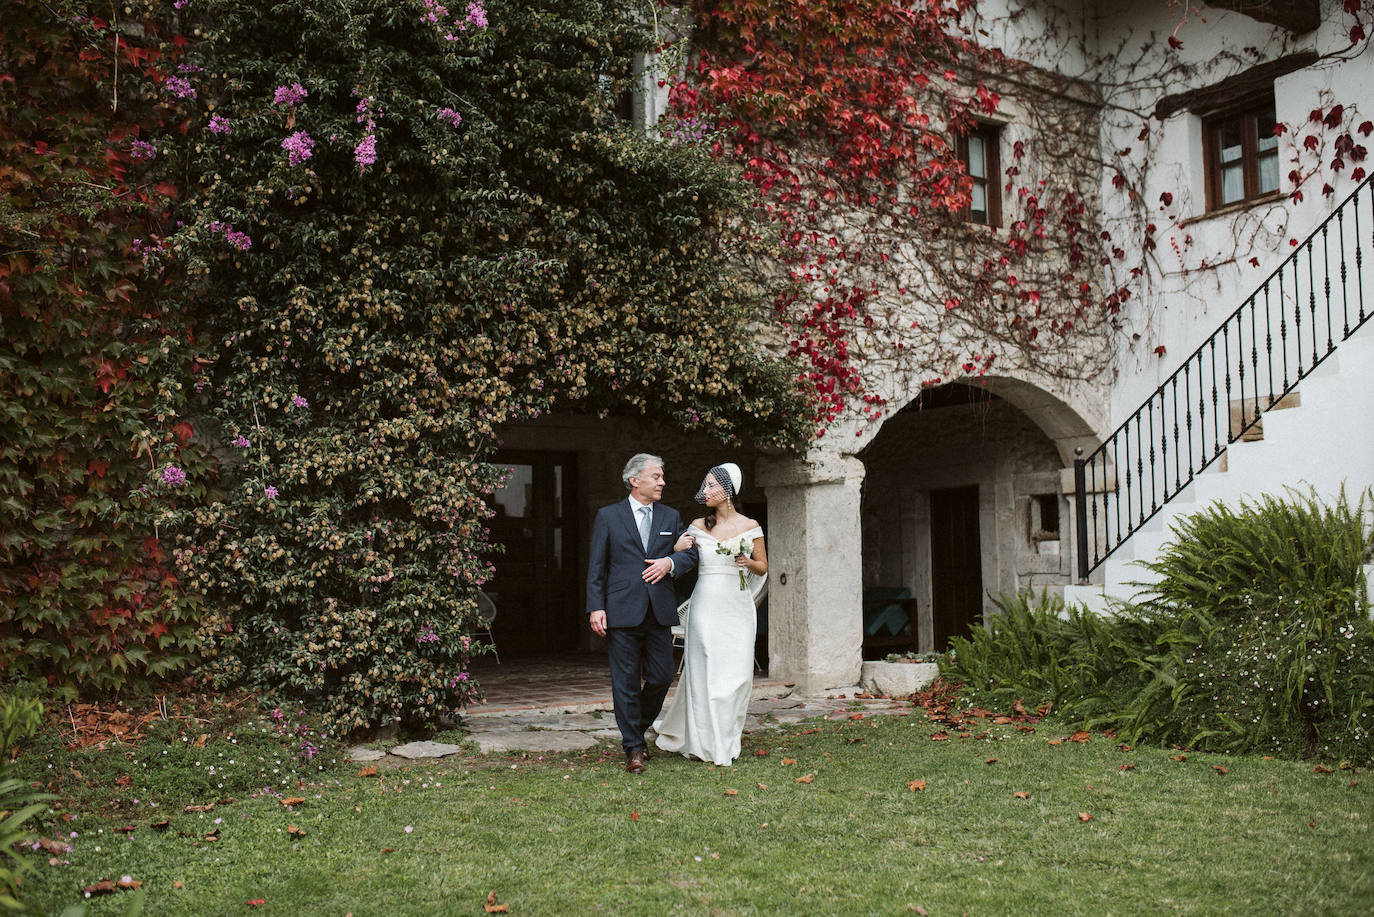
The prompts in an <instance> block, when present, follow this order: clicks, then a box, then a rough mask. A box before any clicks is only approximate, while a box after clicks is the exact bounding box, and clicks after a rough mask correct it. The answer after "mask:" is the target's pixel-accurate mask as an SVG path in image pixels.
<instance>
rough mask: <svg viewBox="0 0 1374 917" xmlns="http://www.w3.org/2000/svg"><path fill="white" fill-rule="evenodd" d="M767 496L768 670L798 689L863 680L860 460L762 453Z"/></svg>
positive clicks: (807, 691)
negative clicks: (769, 456)
mask: <svg viewBox="0 0 1374 917" xmlns="http://www.w3.org/2000/svg"><path fill="white" fill-rule="evenodd" d="M757 473H758V483H759V485H760V486H762V487H763V489H764V493H765V495H766V496H767V498H768V533H767V535H768V674H769V675H770V676H771V677H773V678H781V679H785V680H787V681H790V682H793V683H795V685H796V690H797V692H798V693H801V694H819V693H822V692H824V691H825V690H826V689H827V688H837V687H847V686H850V685H856V684H858V683H859V669H860V665H861V662H862V648H863V548H862V533H861V529H860V525H859V521H860V510H859V487H860V485H861V484H862V483H863V476H864V466H863V462H861V461H859V460H858V459H856V458H851V457H847V456H839V457H835V456H831V457H825V458H822V459H820V460H816V461H807V462H802V461H796V460H775V459H761V460H760V461H759V465H758V469H757Z"/></svg>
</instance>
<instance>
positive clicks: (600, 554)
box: [587, 510, 611, 637]
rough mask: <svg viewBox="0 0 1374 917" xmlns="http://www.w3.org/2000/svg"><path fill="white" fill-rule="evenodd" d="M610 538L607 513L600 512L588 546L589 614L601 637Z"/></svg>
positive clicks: (604, 634) (602, 633)
mask: <svg viewBox="0 0 1374 917" xmlns="http://www.w3.org/2000/svg"><path fill="white" fill-rule="evenodd" d="M610 537H611V529H610V525H609V522H608V520H607V518H606V511H605V510H599V511H598V512H597V514H596V521H595V522H593V523H592V540H591V544H590V545H588V546H587V614H588V618H589V623H590V624H591V628H592V630H593V631H595V632H596V634H597V635H598V636H601V637H604V636H606V557H607V552H608V550H609V548H610ZM598 623H599V624H600V629H598V627H597V625H598Z"/></svg>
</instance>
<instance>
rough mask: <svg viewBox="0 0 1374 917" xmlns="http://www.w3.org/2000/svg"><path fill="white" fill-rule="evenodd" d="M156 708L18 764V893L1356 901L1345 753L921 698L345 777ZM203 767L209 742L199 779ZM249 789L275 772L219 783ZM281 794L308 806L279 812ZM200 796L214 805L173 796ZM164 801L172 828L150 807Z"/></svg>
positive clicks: (544, 905) (1143, 903)
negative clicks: (121, 883) (632, 768)
mask: <svg viewBox="0 0 1374 917" xmlns="http://www.w3.org/2000/svg"><path fill="white" fill-rule="evenodd" d="M166 728H167V730H170V731H165V732H164V734H162V735H160V736H150V737H149V738H147V739H145V740H144V742H143V743H142V744H141V745H140V746H138V747H137V748H128V747H125V748H124V749H123V750H122V751H120V750H118V749H114V750H108V749H107V750H105V751H102V752H92V751H89V750H87V751H72V750H65V749H63V748H62V747H61V745H60V743H59V744H55V745H53V746H52V750H51V752H50V753H49V752H42V751H40V752H30V753H28V754H26V755H24V756H23V757H21V759H20V771H19V773H20V774H21V775H23V776H26V777H28V778H31V779H46V781H47V782H49V783H50V784H51V785H53V786H54V788H57V789H59V791H60V792H62V793H63V795H64V798H65V801H66V805H68V806H71V807H73V808H72V815H71V816H64V817H63V820H61V821H49V822H47V823H46V824H44V825H43V826H42V827H43V829H44V835H45V836H46V837H49V838H53V837H56V836H58V835H59V833H60V835H61V836H62V837H63V838H64V839H67V840H68V841H69V842H70V843H71V844H72V845H73V847H72V850H71V851H70V852H68V853H66V854H64V855H62V856H61V857H58V858H57V859H58V860H59V862H60V861H62V860H65V861H68V865H58V866H49V865H48V863H47V857H48V854H47V853H45V852H44V853H36V854H34V855H33V860H34V861H35V863H37V864H38V865H37V867H36V870H35V871H34V872H33V873H31V874H30V875H29V877H28V878H27V879H26V880H25V884H24V888H25V898H26V900H27V901H28V902H29V903H30V904H33V905H36V906H37V907H38V908H40V909H41V910H43V911H45V912H53V913H56V912H58V911H60V910H61V909H62V908H63V907H64V906H65V905H67V904H70V903H73V902H76V901H80V900H81V899H82V893H81V888H82V886H85V885H88V884H91V883H94V882H96V881H97V880H99V879H102V878H109V879H115V880H118V879H119V878H120V877H122V876H130V877H132V878H133V879H134V880H137V881H139V882H141V883H142V885H143V889H144V892H145V893H146V913H149V914H169V915H197V914H206V915H221V914H234V913H250V912H251V913H261V914H291V915H314V914H326V915H343V914H347V913H352V914H354V915H357V917H362V915H373V914H376V915H409V914H414V915H447V914H482V913H484V904H485V903H486V901H487V896H488V893H490V892H492V891H494V892H495V893H496V896H497V899H498V900H499V902H500V903H502V904H505V905H507V906H508V907H509V912H510V913H512V914H531V915H539V914H589V913H617V914H618V913H622V912H633V913H640V914H808V915H809V914H881V913H893V914H902V913H927V914H931V915H944V914H1157V913H1190V914H1208V915H1213V914H1224V913H1253V914H1261V913H1262V914H1266V915H1269V914H1285V915H1287V914H1323V915H1327V914H1368V913H1370V910H1371V907H1372V906H1374V833H1371V820H1374V779H1370V778H1369V776H1368V775H1367V774H1365V773H1364V772H1363V771H1359V772H1355V771H1350V770H1340V769H1337V770H1335V771H1334V772H1333V773H1314V766H1313V764H1312V763H1310V762H1308V763H1303V762H1294V761H1281V760H1268V761H1266V760H1263V759H1261V758H1258V757H1228V756H1219V755H1201V754H1188V755H1187V756H1186V760H1174V757H1175V756H1178V755H1179V753H1178V752H1177V751H1170V750H1165V749H1158V748H1136V749H1132V750H1125V751H1123V750H1122V749H1121V748H1119V747H1118V745H1117V744H1116V742H1115V741H1114V740H1112V739H1110V738H1108V737H1105V736H1102V735H1098V734H1094V735H1093V736H1092V737H1091V738H1090V739H1089V740H1088V741H1086V742H1081V743H1080V742H1074V741H1067V742H1063V743H1061V744H1057V745H1051V744H1050V742H1049V741H1048V740H1050V739H1059V738H1063V737H1064V736H1066V735H1068V734H1069V733H1070V732H1071V731H1072V730H1071V729H1066V728H1063V727H1061V726H1059V725H1056V724H1055V723H1053V722H1043V723H1040V724H1039V725H1038V726H1037V727H1036V728H1037V730H1038V731H1037V732H1035V733H1034V734H1027V733H1018V732H1016V731H1015V730H1014V729H1013V728H1012V727H1011V726H993V727H990V728H989V732H988V737H987V738H972V737H970V738H964V739H960V738H959V737H958V736H952V737H951V738H949V739H948V740H947V741H932V739H931V735H932V733H934V732H935V731H936V728H935V727H933V726H932V725H931V724H930V723H929V722H928V721H927V720H926V718H925V715H924V713H923V712H922V711H920V710H919V709H918V710H914V711H913V712H912V715H910V716H908V717H872V718H866V719H861V720H851V721H846V722H843V723H834V722H825V723H811V724H802V725H800V726H795V727H787V728H785V729H783V730H781V731H777V732H763V733H755V734H751V735H748V736H746V737H745V746H744V753H743V756H742V757H741V759H740V761H739V762H738V763H737V764H736V765H735V766H734V767H730V768H715V767H711V766H709V765H705V764H701V763H698V762H691V761H687V760H685V759H681V758H671V757H666V756H663V755H658V756H655V757H654V759H653V760H651V761H650V762H649V769H648V770H647V772H646V773H645V774H643V775H642V776H639V777H634V776H631V775H629V774H626V773H625V772H624V770H622V769H621V767H620V766H619V765H620V757H619V754H618V750H615V754H614V756H612V750H611V749H609V748H607V749H606V752H605V754H602V755H597V754H591V755H584V756H571V757H567V758H548V759H528V758H521V759H500V758H497V759H486V758H481V757H478V756H470V757H465V758H462V759H461V760H454V759H446V760H445V762H444V763H436V764H432V765H428V766H421V767H411V768H395V767H389V766H383V767H382V768H380V770H379V772H378V774H377V776H368V777H363V776H358V771H359V768H360V766H359V765H356V764H347V763H342V762H339V763H329V764H325V765H320V764H318V760H319V759H316V762H312V764H311V765H310V766H309V767H308V768H303V767H300V766H295V765H292V764H291V762H290V761H289V760H285V759H284V758H283V757H282V756H280V755H277V756H276V757H273V754H272V749H273V748H274V747H279V746H271V745H270V744H267V743H266V742H265V741H264V740H262V738H261V736H259V737H258V738H257V739H254V738H253V735H254V734H253V732H252V730H251V729H240V730H239V731H238V733H237V734H236V735H235V736H234V737H233V740H232V741H230V739H229V738H228V737H226V735H224V734H220V735H217V736H214V737H212V738H209V739H208V740H207V741H206V743H205V744H204V745H203V746H201V747H196V745H195V739H196V738H197V736H196V733H195V731H194V729H192V730H191V731H189V732H182V733H181V735H180V737H178V736H177V735H176V734H174V733H175V731H176V729H177V727H175V726H168V727H166ZM178 738H181V739H184V740H185V741H178ZM255 743H256V744H255ZM163 751H166V752H168V753H167V754H165V755H164V754H161V752H163ZM991 759H995V761H994V760H991ZM229 761H233V762H234V763H233V764H232V765H231V764H229V763H227V762H229ZM193 762H199V763H198V764H196V763H193ZM207 762H220V765H219V768H217V770H216V772H215V773H214V774H208V775H207V773H206V770H207V769H208V768H209V767H210V766H211V765H210V764H208V763H207ZM321 767H322V768H323V769H320V768H321ZM1221 768H1224V769H1225V772H1223V771H1222V769H1221ZM250 771H252V772H251V773H250ZM73 774H76V776H75V777H73V776H72V775H73ZM283 775H284V776H283ZM121 778H123V780H122V783H123V785H122V786H121V785H120V782H117V781H121ZM798 778H801V779H802V780H806V779H807V778H810V779H809V782H799V779H798ZM226 780H227V781H228V782H227V783H226ZM283 780H285V781H287V785H282V781H283ZM913 781H924V789H913V788H912V786H911V785H915V784H913ZM236 782H237V783H236ZM265 782H274V783H275V784H276V786H275V787H274V789H273V791H272V792H263V791H261V790H260V791H259V792H257V793H256V794H254V793H252V792H247V793H242V794H241V795H238V798H237V799H236V800H235V801H233V802H225V801H222V799H223V798H227V796H228V795H229V794H230V792H235V793H237V792H238V790H240V789H244V788H248V787H250V786H252V785H253V784H255V783H257V784H258V785H261V784H262V783H265ZM216 783H219V784H222V785H221V786H216V785H215V784H216ZM909 784H910V785H909ZM283 792H284V793H285V794H286V795H289V796H297V797H303V798H304V799H305V801H304V802H302V803H300V804H298V805H296V806H293V807H291V808H288V807H286V806H283V805H281V803H280V801H279V795H278V794H279V793H283ZM138 794H143V795H142V796H139V795H138ZM220 794H224V795H223V796H220ZM1023 794H1024V795H1023ZM116 798H118V799H119V801H118V802H117V803H116V802H114V800H115V799H116ZM135 798H137V799H138V802H137V803H134V802H133V799H135ZM151 798H157V799H160V800H161V802H160V803H159V805H158V807H157V808H155V809H150V808H148V806H147V803H148V801H149V799H151ZM216 799H221V801H218V802H217V803H216V805H215V806H214V808H213V809H211V810H210V811H208V812H192V813H187V812H184V811H183V809H184V807H185V805H187V804H188V803H200V804H204V803H207V802H210V801H215V800H216ZM1084 816H1091V818H1089V819H1085V818H1084ZM164 817H165V818H169V820H170V825H169V826H168V827H166V828H164V829H161V830H158V829H156V828H154V827H153V826H152V823H153V822H154V821H157V820H160V819H162V818H164ZM128 825H132V826H133V830H132V831H128V832H126V831H123V830H120V829H121V828H124V827H125V826H128ZM288 826H296V828H298V829H301V830H303V831H304V832H305V833H304V834H303V835H299V834H297V835H293V834H289V833H288ZM216 829H217V830H218V831H219V835H218V840H214V841H210V840H206V835H207V834H208V833H210V832H211V831H213V830H216ZM73 832H74V833H75V836H74V837H72V836H71V834H72V833H73ZM40 857H41V858H42V859H41V860H40V859H39V858H40ZM133 894H134V893H132V892H127V891H121V892H117V893H115V894H112V895H106V896H102V897H96V898H92V899H91V900H90V902H89V903H90V908H91V913H92V914H120V913H122V912H123V910H124V908H125V907H126V906H127V905H128V903H129V901H130V899H131V897H132V896H133ZM258 900H261V902H262V903H261V904H259V905H250V904H249V903H248V902H250V901H258Z"/></svg>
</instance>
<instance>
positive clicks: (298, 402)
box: [291, 395, 310, 408]
mask: <svg viewBox="0 0 1374 917" xmlns="http://www.w3.org/2000/svg"><path fill="white" fill-rule="evenodd" d="M291 403H292V404H294V405H295V406H296V407H298V408H308V407H310V402H308V401H306V400H305V399H304V398H302V397H301V396H300V395H292V396H291Z"/></svg>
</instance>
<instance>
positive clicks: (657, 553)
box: [587, 453, 697, 774]
mask: <svg viewBox="0 0 1374 917" xmlns="http://www.w3.org/2000/svg"><path fill="white" fill-rule="evenodd" d="M621 478H622V480H624V482H625V486H626V487H628V488H629V490H630V495H629V497H628V498H627V499H625V500H621V501H620V502H618V503H614V504H612V505H611V506H604V507H602V508H601V509H600V510H598V511H597V513H596V521H595V522H594V523H592V543H591V546H590V548H589V550H588V551H587V555H588V557H587V613H588V616H589V619H590V620H589V623H590V624H591V628H592V630H593V631H594V632H595V633H596V634H598V635H600V636H602V637H605V638H606V643H607V652H608V654H609V656H610V661H611V696H612V698H613V700H614V704H615V724H616V725H617V726H618V727H620V739H621V744H622V745H623V746H624V747H625V769H626V770H628V771H629V772H630V773H632V774H642V773H643V772H644V758H645V752H646V751H647V744H646V743H645V741H644V730H645V729H647V728H648V727H649V724H651V723H652V722H653V721H654V718H655V717H657V716H658V713H659V711H660V710H661V709H662V708H663V698H664V697H665V696H666V695H667V694H668V686H669V685H670V684H672V681H673V634H672V627H673V625H675V624H677V598H676V597H675V595H674V593H673V582H672V578H673V577H676V576H681V575H682V574H684V573H686V572H687V571H689V570H691V569H692V568H693V567H695V566H696V565H697V555H696V547H695V546H693V547H692V548H690V549H688V550H686V551H679V552H676V553H674V552H673V545H674V543H675V542H676V541H677V539H678V536H679V535H681V534H682V532H683V531H684V528H683V525H682V519H681V517H679V516H678V514H677V512H676V511H675V510H672V509H670V508H668V507H666V506H662V505H660V504H659V502H658V501H659V499H660V498H661V497H662V496H663V484H664V478H663V459H661V458H659V457H658V456H656V455H646V454H644V453H640V454H639V455H636V456H634V457H633V458H632V459H630V461H629V462H627V463H626V464H625V471H624V472H623V473H622V474H621Z"/></svg>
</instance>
